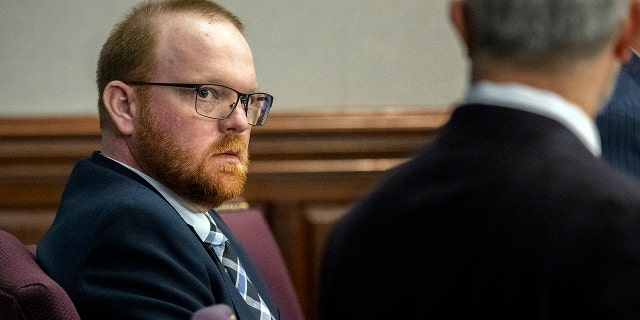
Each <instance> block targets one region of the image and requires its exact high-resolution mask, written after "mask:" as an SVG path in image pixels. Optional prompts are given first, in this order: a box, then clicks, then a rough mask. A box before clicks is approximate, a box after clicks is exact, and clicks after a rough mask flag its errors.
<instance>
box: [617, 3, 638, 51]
mask: <svg viewBox="0 0 640 320" xmlns="http://www.w3.org/2000/svg"><path fill="white" fill-rule="evenodd" d="M639 40H640V0H631V2H630V6H629V14H628V15H627V18H626V19H625V20H623V21H622V24H621V25H620V32H619V35H618V38H617V39H616V45H615V55H616V57H618V59H620V60H621V61H623V62H624V61H628V60H629V59H631V48H636V50H637V49H638V48H637V45H638V43H639Z"/></svg>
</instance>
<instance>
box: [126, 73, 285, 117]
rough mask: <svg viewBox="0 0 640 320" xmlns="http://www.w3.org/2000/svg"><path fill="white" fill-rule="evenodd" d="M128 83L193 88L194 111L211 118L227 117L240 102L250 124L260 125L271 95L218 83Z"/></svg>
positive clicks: (130, 82) (266, 111) (267, 111)
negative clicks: (194, 95) (246, 91)
mask: <svg viewBox="0 0 640 320" xmlns="http://www.w3.org/2000/svg"><path fill="white" fill-rule="evenodd" d="M125 83H126V84H128V85H145V86H164V87H177V88H193V89H195V93H196V103H195V107H196V112H197V113H198V114H199V115H201V116H204V117H207V118H211V119H218V120H224V119H226V118H228V117H229V116H230V115H231V113H232V112H233V110H235V108H236V106H237V105H238V101H239V102H241V103H242V106H243V109H244V114H245V115H246V116H247V120H248V122H249V124H250V125H252V126H261V125H263V124H264V123H265V122H267V117H268V116H269V110H270V109H271V104H272V103H273V96H272V95H270V94H268V93H263V92H257V93H242V92H239V91H236V90H234V89H231V88H229V87H226V86H223V85H219V84H192V83H165V82H143V81H128V82H125Z"/></svg>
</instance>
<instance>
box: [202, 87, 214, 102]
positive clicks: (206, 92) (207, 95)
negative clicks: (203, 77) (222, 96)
mask: <svg viewBox="0 0 640 320" xmlns="http://www.w3.org/2000/svg"><path fill="white" fill-rule="evenodd" d="M213 97H214V95H213V92H212V90H211V89H210V88H200V89H198V98H201V99H213Z"/></svg>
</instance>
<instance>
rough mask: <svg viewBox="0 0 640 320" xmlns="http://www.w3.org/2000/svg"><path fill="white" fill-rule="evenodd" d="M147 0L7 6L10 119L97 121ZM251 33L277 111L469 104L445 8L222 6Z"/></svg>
mask: <svg viewBox="0 0 640 320" xmlns="http://www.w3.org/2000/svg"><path fill="white" fill-rule="evenodd" d="M137 2H138V1H137V0H109V1H103V0H57V1H49V0H3V1H1V2H0V75H1V76H0V88H2V89H0V116H10V115H34V114H35V115H41V114H46V115H48V114H53V115H58V114H89V115H93V114H95V110H96V96H97V93H96V89H95V88H96V86H95V65H96V61H97V58H98V53H99V51H100V48H101V46H102V43H103V42H104V41H105V39H106V38H107V36H108V33H109V31H110V30H111V28H112V27H113V25H114V24H115V23H116V22H117V21H118V20H120V19H121V18H122V17H123V16H124V15H125V14H126V13H127V12H128V10H129V9H130V8H131V7H132V6H133V5H135V4H136V3H137ZM219 3H220V4H222V5H224V6H226V7H227V8H228V9H230V10H231V11H232V12H234V13H236V14H237V15H238V16H239V17H240V18H241V19H242V21H243V22H244V23H245V26H246V32H245V34H246V37H247V39H248V41H249V44H250V45H251V47H252V49H253V53H254V58H255V64H256V69H257V72H258V81H259V84H260V86H261V90H263V91H267V92H270V93H272V94H273V95H274V96H275V105H274V109H273V112H274V113H277V112H280V111H295V112H297V111H321V112H322V111H335V110H344V109H345V108H349V109H351V110H356V111H357V110H371V109H384V108H398V107H400V108H408V109H411V108H424V107H425V106H426V107H428V106H433V105H444V104H450V103H452V102H454V101H457V100H459V99H460V97H461V94H462V92H463V89H464V84H465V80H466V70H465V68H466V66H465V60H464V52H462V50H461V47H460V44H459V42H458V39H457V38H456V37H455V35H454V33H453V29H452V27H451V25H450V23H449V20H448V5H449V3H448V1H443V0H397V1H383V0H349V1H344V0H323V1H309V0H262V1H246V0H245V1H239V0H220V1H219Z"/></svg>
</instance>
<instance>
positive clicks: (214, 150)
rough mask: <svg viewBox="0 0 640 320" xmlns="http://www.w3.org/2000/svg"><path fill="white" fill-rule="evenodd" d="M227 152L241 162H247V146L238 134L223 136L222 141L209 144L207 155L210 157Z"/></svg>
mask: <svg viewBox="0 0 640 320" xmlns="http://www.w3.org/2000/svg"><path fill="white" fill-rule="evenodd" d="M229 152H231V153H233V154H235V155H237V156H238V158H239V159H240V160H241V161H242V162H244V161H247V160H248V158H249V146H248V144H247V143H246V142H245V140H244V138H243V137H242V136H241V135H240V134H237V133H229V134H227V135H224V136H223V137H222V139H220V140H219V141H217V142H214V143H212V144H211V146H210V147H209V151H208V154H207V155H208V156H209V157H212V156H214V155H216V154H220V153H229Z"/></svg>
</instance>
